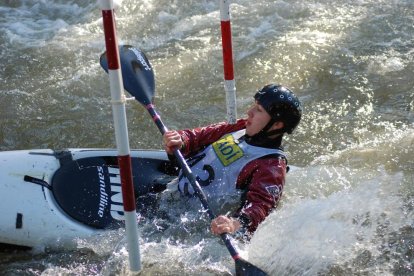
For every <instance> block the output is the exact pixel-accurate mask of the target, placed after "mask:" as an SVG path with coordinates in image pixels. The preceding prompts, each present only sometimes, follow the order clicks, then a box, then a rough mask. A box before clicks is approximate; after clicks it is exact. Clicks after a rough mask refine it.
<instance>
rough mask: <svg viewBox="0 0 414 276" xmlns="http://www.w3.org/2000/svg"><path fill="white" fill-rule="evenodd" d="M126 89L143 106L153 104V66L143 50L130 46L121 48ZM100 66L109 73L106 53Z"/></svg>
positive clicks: (101, 59)
mask: <svg viewBox="0 0 414 276" xmlns="http://www.w3.org/2000/svg"><path fill="white" fill-rule="evenodd" d="M119 58H120V61H121V69H122V79H123V83H124V88H125V90H126V91H128V92H129V94H131V95H132V96H134V97H135V99H136V100H137V101H139V102H140V103H141V104H143V105H148V104H151V103H152V101H153V98H154V94H155V78H154V70H153V69H152V66H151V64H150V62H149V60H148V58H147V57H146V55H145V54H144V52H142V51H141V50H139V49H137V48H135V47H133V46H130V45H122V46H119ZM100 64H101V66H102V68H103V69H104V70H105V71H106V72H107V73H108V60H107V56H106V52H105V53H103V54H102V55H101V58H100Z"/></svg>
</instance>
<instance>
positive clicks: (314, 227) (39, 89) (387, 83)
mask: <svg viewBox="0 0 414 276" xmlns="http://www.w3.org/2000/svg"><path fill="white" fill-rule="evenodd" d="M231 14H232V30H233V51H234V59H235V79H236V87H237V105H238V116H239V117H242V116H243V114H244V110H245V109H246V108H247V107H248V106H249V104H250V103H251V102H252V96H253V93H254V92H255V90H257V89H258V88H259V87H261V86H263V85H264V84H267V83H270V82H278V83H282V84H284V85H286V86H288V87H290V88H291V89H292V90H293V91H295V92H296V94H297V95H298V96H299V97H300V99H301V100H302V102H303V105H304V116H303V120H302V122H301V124H300V126H299V128H298V129H297V131H296V132H295V133H294V134H292V135H291V136H288V137H287V138H286V140H285V143H284V145H285V149H286V151H287V153H288V155H289V165H290V166H291V170H290V172H289V173H288V176H287V183H286V188H285V191H284V196H283V200H282V202H281V204H280V205H279V207H278V209H277V210H276V211H275V212H273V213H272V214H271V215H270V217H268V219H267V220H266V221H265V222H264V223H263V224H262V225H261V226H260V228H259V229H258V231H257V232H256V234H255V236H254V237H253V239H252V240H251V242H250V243H248V244H242V243H238V244H237V245H238V247H240V249H241V252H242V255H243V256H244V257H245V258H246V259H248V260H249V261H250V262H252V263H254V264H256V265H258V266H259V267H261V268H262V269H264V270H265V271H267V272H268V273H269V274H270V275H414V73H413V72H414V58H413V57H414V1H413V0H387V1H385V0H337V1H331V0H309V1H302V0H285V1H279V0H255V1H252V0H235V1H233V2H232V5H231ZM117 30H118V35H119V41H120V42H122V43H126V44H131V45H134V46H136V47H139V48H141V49H142V50H143V51H145V53H146V54H147V56H148V58H149V59H150V62H151V63H152V66H153V68H154V70H155V75H156V93H157V97H156V99H155V103H156V105H157V107H158V111H159V112H160V114H161V116H162V117H163V120H164V122H165V123H166V125H167V126H169V128H177V129H178V128H187V127H196V126H200V125H204V124H208V123H211V122H216V121H223V120H226V107H225V94H224V87H223V67H222V52H221V37H220V19H219V1H218V0H217V1H208V0H198V1H193V0H181V1H178V0H168V1H167V0H124V1H123V2H122V4H121V6H120V8H119V9H118V10H117ZM104 48H105V45H104V37H103V29H102V20H101V12H100V10H99V7H98V6H97V4H96V2H95V1H81V0H0V61H1V65H0V150H3V151H6V150H18V149H33V148H51V149H64V148H70V147H72V148H79V147H82V148H85V147H99V148H115V147H116V145H115V138H114V130H113V123H112V111H111V106H110V93H109V84H108V76H107V75H106V74H105V72H104V71H103V70H102V69H101V68H100V66H99V56H100V55H101V53H102V52H103V51H104ZM127 116H128V127H129V136H130V145H131V148H143V149H161V139H160V135H159V134H158V130H157V129H156V127H155V126H154V124H153V122H152V120H151V119H150V118H149V116H148V114H147V113H146V111H145V110H144V109H143V107H142V106H141V105H140V104H139V103H136V102H129V103H128V106H127ZM0 181H1V180H0ZM0 192H1V191H0ZM173 206H174V205H173ZM200 208H201V206H200V205H199V204H195V205H191V206H188V205H186V204H185V203H183V202H180V201H178V202H176V205H175V206H174V207H170V208H169V209H165V212H166V213H167V214H168V216H169V220H168V221H167V220H165V219H163V218H159V219H153V220H143V221H142V223H140V225H139V227H140V232H141V238H140V241H141V253H142V266H143V272H142V275H230V274H231V273H234V266H233V261H232V259H231V258H230V255H229V254H228V252H227V251H226V249H225V247H224V246H223V245H222V244H221V242H220V240H219V239H218V238H217V237H215V236H212V235H211V234H209V232H208V225H209V223H208V219H206V217H205V216H202V214H200V212H199V210H200ZM0 274H1V275H58V274H59V275H128V274H129V273H128V257H127V253H126V249H125V239H124V231H123V230H122V229H120V230H117V231H112V232H108V233H107V234H104V235H102V236H95V237H93V238H91V239H86V240H77V241H76V246H75V247H74V248H43V247H41V246H39V248H35V249H34V250H32V251H14V250H11V249H8V248H2V249H1V250H0Z"/></svg>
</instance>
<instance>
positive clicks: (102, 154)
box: [0, 149, 167, 247]
mask: <svg viewBox="0 0 414 276" xmlns="http://www.w3.org/2000/svg"><path fill="white" fill-rule="evenodd" d="M116 156H117V152H116V150H104V149H69V150H65V151H62V152H55V151H53V150H50V149H44V150H22V151H5V152H0V243H6V244H13V245H20V246H28V247H37V246H49V245H55V244H57V243H59V244H65V243H67V242H71V241H73V240H74V239H76V238H85V237H89V236H91V235H93V234H95V233H98V232H100V231H105V230H106V229H107V228H110V227H111V226H110V224H111V223H112V221H115V220H122V213H123V212H122V197H121V196H120V188H119V187H120V180H119V175H116V173H117V172H116V170H118V174H119V169H117V166H116V164H113V163H114V162H116V161H114V160H116ZM131 157H132V158H133V159H134V158H135V159H136V161H137V162H138V161H139V164H141V163H143V164H146V163H148V164H149V165H148V166H153V165H152V164H159V162H166V161H165V160H167V156H166V154H165V153H164V152H163V151H138V150H137V151H132V152H131ZM102 160H104V161H102ZM107 160H110V161H107ZM154 160H155V161H154ZM158 160H159V162H158ZM147 161H148V162H147ZM82 162H83V163H84V164H83V165H82ZM108 162H112V163H108ZM154 162H155V163H154ZM85 164H86V165H85ZM133 164H134V163H133ZM139 164H138V165H136V167H140V165H139ZM154 167H155V165H154ZM134 169H135V170H140V168H134ZM141 169H142V170H143V171H144V172H140V173H141V174H142V176H145V177H151V176H149V175H146V174H145V171H148V173H151V170H152V169H150V170H148V168H141ZM154 170H155V169H154ZM100 171H102V172H103V171H106V174H107V177H106V178H107V179H105V178H104V177H103V176H102V175H103V174H101V173H100ZM95 172H96V173H95ZM154 172H156V173H154ZM154 172H152V174H154V177H156V176H157V171H154ZM95 174H96V177H95V176H94V175H95ZM161 174H162V173H161ZM89 175H92V177H90V176H89ZM89 177H90V181H89V180H88V179H87V178H89ZM100 177H101V178H100ZM85 178H86V179H85ZM137 178H139V177H137ZM137 181H138V180H137ZM134 182H135V180H134ZM99 185H100V186H101V187H99ZM104 185H106V187H104ZM72 191H73V193H72ZM118 191H119V193H118ZM71 197H72V198H71ZM77 199H79V206H78V204H77V201H76V200H77ZM84 199H85V200H84ZM72 202H73V203H72ZM89 202H95V203H94V204H92V205H89ZM69 205H71V206H69ZM85 206H86V207H85ZM78 207H79V208H80V209H82V208H83V209H88V208H90V209H91V210H77V208H78ZM101 218H102V220H101Z"/></svg>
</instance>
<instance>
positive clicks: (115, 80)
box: [98, 0, 141, 272]
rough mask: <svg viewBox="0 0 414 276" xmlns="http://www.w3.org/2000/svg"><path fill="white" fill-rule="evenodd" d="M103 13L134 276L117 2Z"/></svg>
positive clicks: (134, 230)
mask: <svg viewBox="0 0 414 276" xmlns="http://www.w3.org/2000/svg"><path fill="white" fill-rule="evenodd" d="M98 2H99V5H100V8H101V9H102V18H103V27H104V33H105V45H106V55H107V60H108V73H109V82H110V90H111V98H112V113H113V119H114V127H115V138H116V144H117V149H118V164H119V169H120V175H121V186H122V199H123V205H124V216H125V231H126V235H127V241H128V254H129V268H130V270H131V271H133V272H138V271H140V270H141V257H140V250H139V241H138V226H137V220H136V209H135V208H136V207H135V194H134V186H133V181H132V167H131V156H130V148H129V140H128V127H127V119H126V112H125V95H124V86H123V82H122V73H121V66H120V64H121V63H120V58H119V49H118V42H117V38H116V26H115V15H114V3H113V0H98Z"/></svg>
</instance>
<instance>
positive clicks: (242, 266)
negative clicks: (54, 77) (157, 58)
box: [100, 45, 267, 276]
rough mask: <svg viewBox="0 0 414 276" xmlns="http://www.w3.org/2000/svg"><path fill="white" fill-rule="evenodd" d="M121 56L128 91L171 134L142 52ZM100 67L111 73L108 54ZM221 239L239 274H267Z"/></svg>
mask: <svg viewBox="0 0 414 276" xmlns="http://www.w3.org/2000/svg"><path fill="white" fill-rule="evenodd" d="M119 54H120V60H121V68H122V78H123V83H124V88H125V90H127V91H128V92H129V93H130V94H131V95H133V96H134V97H135V99H136V100H137V101H138V102H140V103H141V104H142V105H143V106H144V107H145V108H146V109H147V110H148V112H149V114H150V115H151V117H152V119H153V120H154V122H155V124H156V125H157V127H158V129H159V131H160V132H161V134H164V133H165V132H166V131H168V129H167V127H166V126H165V125H164V123H163V122H162V121H161V117H160V115H159V114H158V113H157V111H156V110H155V107H154V105H153V103H152V100H153V97H154V94H155V79H154V71H153V70H152V67H151V64H150V63H149V61H148V59H147V57H146V56H145V54H144V53H143V52H142V51H140V50H138V49H136V48H134V47H132V46H129V45H124V46H120V49H119ZM100 64H101V66H102V67H103V68H104V69H105V71H108V62H107V59H106V54H105V53H103V54H102V56H101V58H100ZM174 155H175V157H176V158H177V160H178V163H179V164H180V167H181V170H182V171H183V173H184V175H185V176H186V177H187V179H188V180H189V181H190V184H191V186H192V187H193V189H194V191H195V194H196V195H197V197H198V198H199V199H200V201H201V204H202V205H203V207H204V209H205V210H206V211H207V213H208V215H209V217H210V219H211V220H213V219H214V218H216V215H215V214H214V212H213V211H212V210H211V209H210V207H209V204H208V201H207V197H206V196H205V194H204V192H203V190H202V189H201V187H200V184H199V183H198V182H197V180H196V177H195V176H194V174H193V173H192V171H191V169H190V167H189V166H188V164H187V162H186V161H185V159H184V157H183V155H182V154H181V152H180V150H179V149H175V150H174ZM220 236H221V238H222V240H223V242H224V244H225V245H226V247H227V249H228V251H229V252H230V254H231V256H232V257H233V259H234V260H235V266H236V275H258V276H262V275H263V276H265V275H267V274H266V273H265V272H264V271H263V270H261V269H260V268H258V267H256V266H254V265H253V264H251V263H249V262H247V261H246V260H244V259H243V258H241V257H240V255H239V253H238V252H237V249H236V248H235V247H234V246H233V244H232V242H231V239H230V235H229V234H227V233H224V234H221V235H220Z"/></svg>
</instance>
